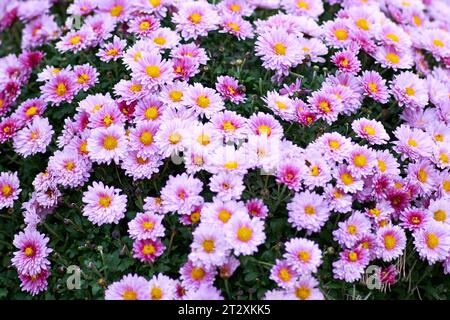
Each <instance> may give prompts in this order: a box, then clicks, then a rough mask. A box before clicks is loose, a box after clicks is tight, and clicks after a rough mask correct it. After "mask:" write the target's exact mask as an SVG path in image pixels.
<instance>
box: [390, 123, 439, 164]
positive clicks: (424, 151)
mask: <svg viewBox="0 0 450 320" xmlns="http://www.w3.org/2000/svg"><path fill="white" fill-rule="evenodd" d="M394 136H395V137H396V138H397V139H398V141H394V145H395V146H394V150H395V151H397V152H398V153H399V154H400V157H401V159H402V160H404V159H406V158H411V159H413V160H417V159H419V158H420V157H429V156H430V155H431V154H432V152H433V140H432V139H431V137H430V135H429V134H428V133H426V132H424V131H422V130H420V129H416V128H411V127H410V126H408V125H406V124H402V125H401V126H400V127H398V128H397V129H395V131H394Z"/></svg>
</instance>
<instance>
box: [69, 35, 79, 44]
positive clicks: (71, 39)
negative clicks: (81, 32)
mask: <svg viewBox="0 0 450 320" xmlns="http://www.w3.org/2000/svg"><path fill="white" fill-rule="evenodd" d="M69 41H70V43H71V44H73V45H77V44H79V43H80V41H81V37H80V36H73V37H72V38H70V40H69Z"/></svg>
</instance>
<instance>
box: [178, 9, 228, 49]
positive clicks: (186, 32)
mask: <svg viewBox="0 0 450 320" xmlns="http://www.w3.org/2000/svg"><path fill="white" fill-rule="evenodd" d="M219 20H220V19H219V15H218V14H217V12H216V10H215V9H214V7H213V6H212V5H210V4H209V3H207V2H197V1H188V2H185V3H183V4H181V5H180V7H179V10H178V12H177V13H175V14H174V15H173V17H172V21H173V22H174V23H175V24H176V29H177V30H178V31H179V32H180V33H181V35H182V37H183V38H184V39H185V40H189V39H194V40H195V39H197V38H198V37H199V36H207V35H208V32H209V31H212V30H216V29H217V28H218V26H217V25H218V23H219Z"/></svg>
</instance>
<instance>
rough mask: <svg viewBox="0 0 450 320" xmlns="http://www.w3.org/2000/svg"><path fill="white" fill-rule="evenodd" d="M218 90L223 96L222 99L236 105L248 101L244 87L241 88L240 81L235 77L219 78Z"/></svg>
mask: <svg viewBox="0 0 450 320" xmlns="http://www.w3.org/2000/svg"><path fill="white" fill-rule="evenodd" d="M216 90H217V91H218V92H219V93H220V94H221V95H222V97H224V98H225V99H228V100H230V101H231V102H233V103H235V104H240V103H242V102H244V101H245V100H246V98H245V93H244V91H243V87H242V86H240V85H239V83H238V81H237V80H236V79H235V78H233V77H229V76H219V77H217V83H216Z"/></svg>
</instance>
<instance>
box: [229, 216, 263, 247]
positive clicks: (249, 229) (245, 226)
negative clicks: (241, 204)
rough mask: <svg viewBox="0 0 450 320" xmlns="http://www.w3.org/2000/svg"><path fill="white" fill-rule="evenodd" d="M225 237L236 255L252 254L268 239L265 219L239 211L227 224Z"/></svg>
mask: <svg viewBox="0 0 450 320" xmlns="http://www.w3.org/2000/svg"><path fill="white" fill-rule="evenodd" d="M225 238H226V240H227V241H228V243H229V245H230V246H231V248H232V249H233V251H234V254H235V255H240V254H242V255H250V254H252V253H254V252H257V251H258V246H259V245H260V244H262V243H264V241H265V240H266V234H265V233H264V221H263V220H261V219H259V218H250V217H249V216H248V215H247V214H246V213H242V212H237V213H236V214H234V215H233V216H232V217H231V219H230V221H229V222H228V223H227V224H226V226H225Z"/></svg>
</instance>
